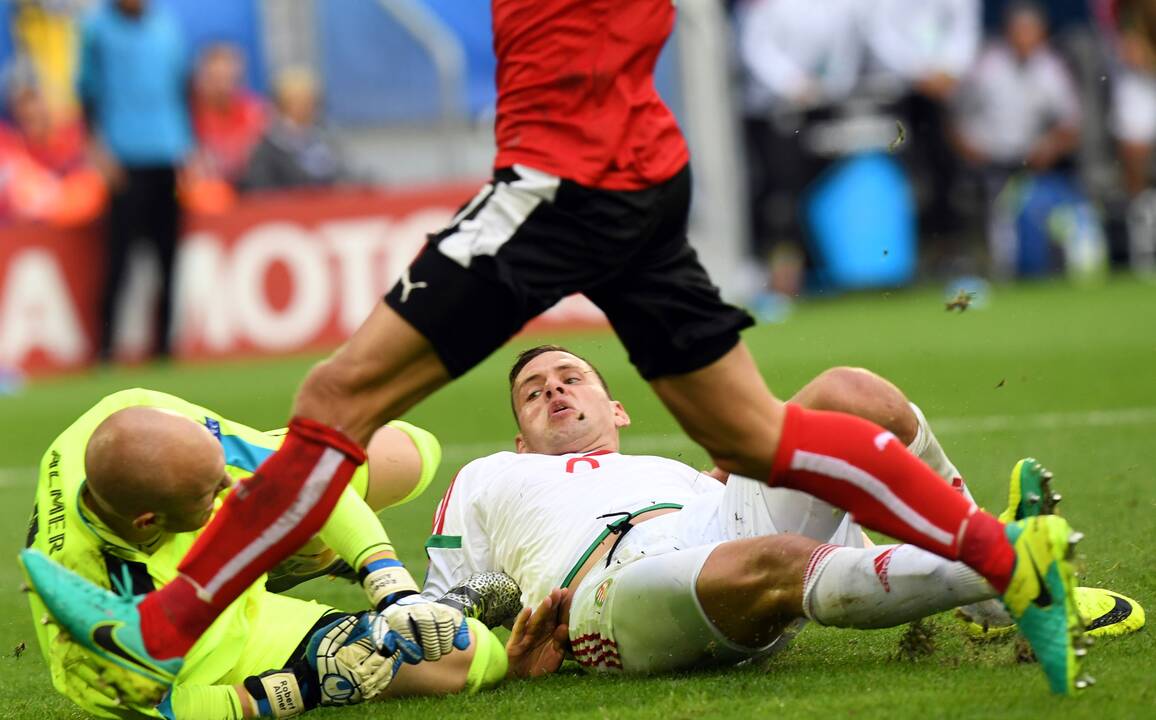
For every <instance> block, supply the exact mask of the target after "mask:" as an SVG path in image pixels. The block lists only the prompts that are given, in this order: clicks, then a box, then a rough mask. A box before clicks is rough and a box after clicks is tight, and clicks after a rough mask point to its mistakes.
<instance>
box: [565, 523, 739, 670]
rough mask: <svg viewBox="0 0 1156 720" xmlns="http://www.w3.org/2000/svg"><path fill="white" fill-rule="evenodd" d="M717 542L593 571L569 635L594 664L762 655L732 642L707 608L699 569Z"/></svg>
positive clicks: (647, 665)
mask: <svg viewBox="0 0 1156 720" xmlns="http://www.w3.org/2000/svg"><path fill="white" fill-rule="evenodd" d="M715 547H717V544H711V545H703V546H699V547H695V548H690V549H687V550H678V551H674V552H668V553H664V554H660V555H657V556H647V557H645V558H642V559H640V560H636V561H634V562H631V563H629V564H627V565H625V566H623V567H621V568H619V569H617V570H613V567H612V568H610V569H607V570H606V571H603V572H596V573H591V574H590V575H589V576H587V578H586V579H585V580H583V582H582V584H581V585H580V586H579V587H578V589H577V590H576V591H575V593H574V599H573V604H572V607H571V611H570V640H571V646H572V649H573V653H574V657H575V659H576V660H577V661H578V662H579V664H581V665H582V666H583V667H585V668H587V669H589V670H594V671H623V672H628V673H656V672H667V671H671V670H684V669H689V668H696V667H707V666H713V665H719V664H732V663H735V662H738V661H740V660H744V659H746V658H749V657H752V656H753V655H755V654H758V652H759V651H758V650H754V649H750V648H744V647H741V646H739V645H737V644H736V643H733V642H731V641H730V640H729V639H728V638H727V637H726V636H725V635H723V634H722V632H720V631H719V630H718V629H717V628H716V627H715V626H714V624H713V623H712V622H711V621H710V620H709V619H708V618H707V616H706V614H705V613H704V612H703V609H702V606H701V604H700V603H699V601H698V598H697V596H696V593H695V585H696V583H697V581H698V576H699V573H700V572H701V570H702V567H703V565H704V564H705V562H706V560H707V558H708V557H709V556H710V554H711V552H712V551H713V550H714V549H715Z"/></svg>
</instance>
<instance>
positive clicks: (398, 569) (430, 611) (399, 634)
mask: <svg viewBox="0 0 1156 720" xmlns="http://www.w3.org/2000/svg"><path fill="white" fill-rule="evenodd" d="M360 575H361V584H362V585H363V586H364V587H365V592H366V594H368V595H369V599H370V601H371V602H372V603H373V604H374V606H375V607H376V608H377V611H378V612H377V615H376V616H375V617H374V618H373V620H372V622H371V625H372V628H373V630H372V638H373V642H374V644H375V645H376V646H377V648H378V651H379V652H381V653H382V654H385V655H395V654H396V655H400V656H401V657H402V659H404V660H405V662H407V663H417V662H420V661H421V660H431V661H432V660H437V659H438V658H440V657H441V656H442V655H445V654H447V653H449V652H450V651H451V650H453V648H455V647H456V648H458V649H459V650H464V649H466V648H467V647H469V645H470V635H469V629H468V628H467V626H466V618H465V616H464V615H462V612H461V611H460V610H458V609H457V608H455V607H450V606H448V605H442V604H439V603H435V602H431V601H429V600H426V599H425V598H423V597H422V596H421V595H419V594H418V587H417V583H415V582H414V581H413V577H411V576H410V574H409V571H408V570H406V569H405V566H404V565H402V564H401V562H400V561H398V560H393V559H383V560H374V561H372V562H369V563H366V564H365V566H364V567H363V568H362V569H361V572H360ZM401 640H404V641H405V642H400V641H401ZM415 650H416V652H415Z"/></svg>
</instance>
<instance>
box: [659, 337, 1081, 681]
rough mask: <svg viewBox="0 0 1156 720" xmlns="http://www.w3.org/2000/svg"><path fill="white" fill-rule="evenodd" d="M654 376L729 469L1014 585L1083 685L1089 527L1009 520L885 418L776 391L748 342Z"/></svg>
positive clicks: (1054, 663)
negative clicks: (793, 401)
mask: <svg viewBox="0 0 1156 720" xmlns="http://www.w3.org/2000/svg"><path fill="white" fill-rule="evenodd" d="M651 385H652V387H653V388H654V390H655V392H656V393H657V394H658V395H659V397H660V398H661V399H662V400H663V402H664V403H665V404H666V406H667V407H668V408H669V409H670V410H671V412H673V413H674V415H675V417H676V418H678V420H679V422H680V423H681V424H682V426H683V428H684V429H685V430H686V431H687V433H688V434H690V436H691V437H692V438H694V439H695V440H696V441H697V442H699V443H700V444H701V445H703V447H705V448H706V449H707V451H708V452H709V453H710V454H711V456H712V458H713V459H714V461H715V463H716V464H717V465H718V466H719V468H720V469H722V470H724V471H726V472H730V473H736V474H739V475H745V476H748V477H752V478H757V479H761V480H763V481H764V482H766V483H767V484H769V485H771V486H773V487H785V488H790V489H793V490H799V491H802V492H805V493H808V494H810V495H813V496H814V497H817V498H819V499H821V500H825V501H826V502H828V503H830V504H832V505H834V506H836V507H841V508H844V509H846V510H848V511H850V512H851V513H852V514H853V515H854V516H855V518H856V520H857V521H858V522H859V523H860V524H862V525H863V526H865V527H867V528H871V529H874V530H878V531H880V532H884V533H886V534H888V535H890V536H892V537H894V538H897V539H899V540H900V541H902V542H906V543H911V544H913V545H916V546H918V547H920V548H923V549H925V550H928V551H930V552H933V553H935V554H937V555H939V556H941V557H944V558H946V559H949V560H960V561H962V562H963V563H965V564H966V565H968V566H969V567H971V568H972V569H974V570H975V571H976V572H977V573H979V574H980V575H981V576H982V577H984V578H985V579H986V580H987V581H988V582H989V583H991V585H992V586H993V587H995V588H996V589H997V590H998V591H999V592H1000V593H1001V594H1003V595H1004V602H1005V604H1007V605H1008V607H1009V610H1011V612H1012V614H1013V616H1014V617H1016V618H1017V623H1018V624H1019V625H1020V628H1021V630H1022V631H1024V632H1025V634H1026V635H1028V637H1029V640H1032V644H1033V647H1034V648H1035V649H1036V652H1037V656H1039V657H1040V659H1041V664H1042V665H1043V667H1044V669H1045V672H1046V673H1047V675H1048V679H1049V682H1050V683H1051V686H1052V689H1053V690H1054V691H1056V692H1062V693H1071V692H1073V691H1074V690H1075V689H1076V688H1077V687H1078V686H1079V685H1080V684H1079V683H1078V682H1077V680H1076V670H1077V667H1078V662H1077V660H1076V655H1074V653H1073V647H1074V645H1073V642H1074V637H1075V635H1076V634H1077V633H1078V632H1079V630H1080V627H1081V623H1080V621H1079V617H1078V614H1077V613H1076V611H1075V603H1074V599H1073V593H1074V589H1075V583H1074V579H1073V572H1072V567H1071V564H1070V562H1069V560H1068V557H1069V556H1070V554H1071V545H1072V544H1074V542H1075V541H1076V540H1077V539H1078V534H1075V533H1072V532H1071V528H1070V527H1069V526H1068V524H1067V522H1065V521H1064V520H1063V519H1061V518H1057V517H1046V518H1032V519H1030V520H1028V521H1023V522H1021V523H1017V524H1014V525H1009V526H1008V527H1007V528H1006V529H1005V527H1004V525H1003V524H1002V523H1000V521H999V520H997V519H996V518H995V517H993V516H992V515H990V514H988V513H986V512H984V511H982V510H980V509H979V508H978V507H976V506H975V505H974V504H973V503H971V502H970V501H969V500H968V499H966V498H964V497H963V496H962V495H960V494H959V493H957V492H955V491H954V490H953V489H952V488H951V487H950V486H948V485H945V484H944V483H942V482H938V481H930V480H931V479H932V478H938V476H937V475H936V474H935V472H934V471H933V470H931V469H930V468H929V467H928V466H927V465H925V464H924V463H923V462H921V461H920V460H919V459H918V458H916V457H915V456H914V455H912V454H911V453H910V452H908V450H907V449H906V448H905V447H904V446H903V444H902V443H901V442H899V441H898V439H897V438H896V437H895V435H894V434H893V433H891V432H888V431H887V430H884V429H883V428H882V427H880V426H879V425H877V424H875V423H872V422H869V421H867V420H864V419H862V418H857V417H853V416H850V415H846V414H842V413H834V412H825V411H817V410H808V409H805V408H803V407H801V406H799V405H787V404H785V403H783V402H782V401H780V400H778V399H777V398H775V397H774V396H773V395H772V394H771V393H770V391H769V390H768V389H767V388H766V385H765V383H764V382H763V380H762V377H761V375H760V374H759V372H758V368H757V366H756V365H755V363H754V359H753V358H752V357H751V355H750V352H749V351H748V350H747V349H746V347H745V346H744V345H743V344H742V343H741V342H740V343H739V344H738V345H737V346H736V347H734V348H732V349H731V350H730V351H729V352H728V353H726V354H725V355H723V356H722V357H721V358H720V359H718V360H717V361H715V362H714V363H712V364H710V365H708V366H706V367H705V368H702V369H700V370H698V371H695V372H691V373H687V374H683V375H672V376H668V377H663V378H658V379H655V380H652V381H651ZM1020 560H1023V561H1022V562H1021V561H1020ZM1035 567H1042V568H1044V570H1043V571H1042V572H1049V569H1050V568H1053V567H1054V568H1055V569H1056V572H1055V573H1052V574H1049V575H1046V576H1045V575H1041V574H1040V572H1041V571H1036V572H1035V573H1033V572H1032V568H1035ZM1041 577H1054V578H1055V581H1054V582H1053V581H1052V580H1047V581H1044V580H1040V578H1041Z"/></svg>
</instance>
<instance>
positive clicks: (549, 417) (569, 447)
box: [513, 352, 630, 455]
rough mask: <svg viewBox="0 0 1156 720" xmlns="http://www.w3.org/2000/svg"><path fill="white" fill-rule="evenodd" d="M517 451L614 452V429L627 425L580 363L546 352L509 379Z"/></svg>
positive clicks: (627, 420) (620, 410)
mask: <svg viewBox="0 0 1156 720" xmlns="http://www.w3.org/2000/svg"><path fill="white" fill-rule="evenodd" d="M513 394H514V395H513V404H514V410H515V412H516V413H517V416H518V430H519V433H518V437H517V438H516V439H515V443H516V445H517V449H518V452H532V453H542V454H544V455H562V454H565V453H573V452H590V451H592V450H617V449H618V428H620V427H625V426H627V425H629V424H630V418H629V416H627V414H626V411H625V410H624V409H623V407H622V403H620V402H618V401H616V400H611V399H610V396H609V395H608V394H607V393H606V389H605V388H603V387H602V382H601V381H600V380H599V379H598V374H597V373H595V372H594V370H593V368H591V367H590V365H589V364H587V363H586V361H584V360H582V359H581V358H578V357H575V356H574V355H571V354H570V353H565V352H548V353H543V354H541V355H539V356H538V357H536V358H534V359H533V360H531V361H530V362H529V363H527V364H526V367H524V368H522V371H521V372H520V373H518V377H517V378H516V379H515V380H514V389H513Z"/></svg>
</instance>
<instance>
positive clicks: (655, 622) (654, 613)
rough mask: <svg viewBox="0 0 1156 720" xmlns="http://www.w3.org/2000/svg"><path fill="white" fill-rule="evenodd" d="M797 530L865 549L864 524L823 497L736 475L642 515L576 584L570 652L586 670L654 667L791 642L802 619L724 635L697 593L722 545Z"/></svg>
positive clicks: (689, 664)
mask: <svg viewBox="0 0 1156 720" xmlns="http://www.w3.org/2000/svg"><path fill="white" fill-rule="evenodd" d="M781 533H796V534H800V535H806V536H807V537H810V538H812V539H814V540H819V541H821V542H829V543H834V544H837V545H850V546H852V547H862V544H863V542H862V537H863V534H862V531H861V530H860V528H859V526H858V525H857V524H856V523H854V522H852V521H851V519H850V517H849V516H847V515H846V513H844V512H843V511H841V510H838V509H836V508H834V507H832V506H831V505H828V504H827V503H825V502H823V501H821V500H818V499H816V498H814V497H812V496H810V495H806V494H804V493H800V492H796V491H794V490H783V489H779V488H768V487H766V486H765V485H763V484H762V483H759V482H756V481H754V480H749V479H747V478H741V477H735V476H732V477H731V480H730V482H728V483H727V487H726V490H725V491H724V492H722V493H712V494H709V495H703V496H701V497H698V498H695V499H694V500H692V501H691V502H689V503H687V504H686V505H685V506H684V507H683V509H682V510H681V511H679V512H676V513H670V514H668V515H662V516H660V517H657V518H654V519H652V520H647V521H645V522H643V523H640V524H639V525H638V526H637V527H635V528H633V529H632V530H630V531H629V532H628V533H627V534H626V537H624V538H623V539H622V542H621V543H619V545H618V547H617V548H616V549H615V550H614V552H613V554H612V556H611V560H610V563H609V566H607V563H606V562H600V563H599V564H598V565H597V566H596V567H595V568H594V569H592V570H591V571H590V572H589V573H588V574H587V576H586V577H585V578H584V579H583V580H582V583H581V584H580V585H579V586H578V587H577V588H576V589H575V591H574V598H573V604H572V606H571V610H570V641H571V646H572V648H573V652H574V657H575V659H577V660H578V662H579V663H580V664H582V665H583V666H584V667H586V668H588V669H590V670H598V671H611V672H614V671H620V672H628V673H654V672H666V671H671V670H682V669H688V668H693V667H706V666H711V665H720V664H725V665H732V664H735V663H738V662H741V661H743V660H748V659H751V658H755V657H761V656H764V655H767V654H770V653H772V652H774V651H776V650H778V649H779V648H781V647H783V646H785V645H786V643H787V642H789V641H790V638H791V637H793V636H794V633H795V632H797V631H798V629H799V628H801V627H802V622H799V623H796V624H795V625H793V626H792V630H791V631H790V632H788V633H784V635H782V636H780V637H778V638H776V639H775V640H774V641H773V642H772V643H770V644H769V645H767V646H765V647H760V648H749V647H744V646H741V645H738V644H737V643H734V642H732V641H731V640H729V639H728V638H726V637H725V636H724V635H723V634H722V633H721V632H720V631H719V630H718V629H717V628H716V627H715V626H714V624H713V623H712V622H711V621H710V620H709V619H708V618H707V617H706V614H705V613H704V612H703V609H702V606H701V605H700V604H699V601H698V596H697V594H696V593H695V590H694V588H695V585H696V583H697V582H698V575H699V573H700V572H701V571H702V567H703V565H704V564H705V563H706V560H707V558H708V557H709V556H710V554H711V553H712V552H713V551H714V549H715V548H716V547H718V546H719V545H720V544H721V543H724V542H727V541H729V540H741V539H745V538H751V537H756V536H760V535H775V534H781Z"/></svg>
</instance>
